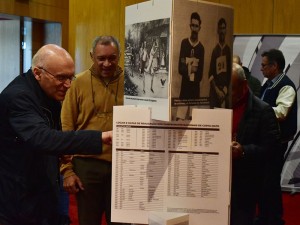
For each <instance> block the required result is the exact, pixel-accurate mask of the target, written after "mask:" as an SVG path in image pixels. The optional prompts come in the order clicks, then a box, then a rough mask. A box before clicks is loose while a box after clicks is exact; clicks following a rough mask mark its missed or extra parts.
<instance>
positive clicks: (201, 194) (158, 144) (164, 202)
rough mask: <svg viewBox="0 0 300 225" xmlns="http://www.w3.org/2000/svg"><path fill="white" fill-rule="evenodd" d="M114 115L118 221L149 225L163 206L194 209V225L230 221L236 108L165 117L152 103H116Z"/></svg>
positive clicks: (114, 214) (114, 189) (114, 195)
mask: <svg viewBox="0 0 300 225" xmlns="http://www.w3.org/2000/svg"><path fill="white" fill-rule="evenodd" d="M113 118H114V119H113V137H114V138H113V161H112V166H113V168H112V218H111V219H112V221H113V222H125V223H139V224H147V223H148V216H149V212H150V211H158V212H174V213H188V214H189V224H190V225H207V224H214V225H226V224H228V221H229V214H230V213H229V210H230V174H231V173H230V170H231V126H232V125H231V124H232V111H231V110H227V109H197V110H194V111H193V120H192V121H180V122H175V121H174V122H163V121H158V120H152V119H151V109H150V108H147V107H135V106H115V107H114V115H113Z"/></svg>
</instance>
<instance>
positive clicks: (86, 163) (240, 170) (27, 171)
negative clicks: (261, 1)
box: [0, 13, 297, 225]
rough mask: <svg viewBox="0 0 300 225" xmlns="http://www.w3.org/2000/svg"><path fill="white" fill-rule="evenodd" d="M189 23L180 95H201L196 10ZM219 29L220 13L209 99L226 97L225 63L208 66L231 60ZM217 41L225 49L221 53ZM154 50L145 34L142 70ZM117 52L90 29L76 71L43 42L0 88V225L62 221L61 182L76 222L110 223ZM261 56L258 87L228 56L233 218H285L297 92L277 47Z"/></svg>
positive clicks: (119, 88) (269, 221) (119, 76)
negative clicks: (82, 66) (85, 54)
mask: <svg viewBox="0 0 300 225" xmlns="http://www.w3.org/2000/svg"><path fill="white" fill-rule="evenodd" d="M190 27H191V36H190V38H187V39H184V40H183V41H182V44H181V50H180V59H179V72H180V74H181V75H182V89H181V91H180V96H181V98H198V97H199V93H200V92H199V82H200V81H201V77H202V73H203V55H204V48H203V46H202V44H201V43H200V42H199V40H198V32H199V30H200V27H201V19H200V16H199V15H198V14H197V13H193V14H192V15H191V24H190ZM225 33H226V21H225V20H224V19H220V20H219V22H218V34H219V43H218V44H217V45H216V47H215V49H214V51H213V53H212V57H211V58H212V59H211V66H210V73H209V74H210V85H211V87H210V90H211V95H214V96H216V97H214V98H213V100H214V102H211V106H213V107H222V105H223V104H224V105H226V106H228V102H229V99H228V97H229V95H228V94H227V93H228V90H227V87H228V86H229V83H230V78H229V77H230V76H228V74H227V73H226V72H227V71H226V70H225V69H224V68H220V71H216V68H217V67H216V65H215V64H216V62H218V63H223V64H226V65H229V64H230V63H231V59H229V60H228V56H229V55H231V53H230V49H229V48H228V46H226V44H225ZM220 46H221V47H220ZM221 48H222V52H225V54H224V56H226V57H222V59H223V60H225V61H222V62H220V61H219V60H220V59H219V57H220V54H221ZM157 49H158V44H157V43H156V41H154V42H153V44H152V47H151V51H150V55H149V54H148V53H147V50H146V42H143V44H142V47H141V50H140V62H141V64H140V65H141V68H140V70H141V74H143V73H144V72H145V71H146V72H149V73H150V74H153V73H154V67H155V66H157V64H158V62H156V60H157V59H156V58H157V56H156V54H157V51H158V50H157ZM120 52H121V50H120V45H119V42H118V40H117V39H116V38H115V37H113V36H98V37H96V38H95V40H94V41H93V42H92V48H91V51H90V57H91V61H92V63H93V64H92V66H91V67H90V68H89V69H87V70H85V71H83V72H81V73H79V74H76V76H75V75H74V74H75V66H74V61H73V59H72V57H71V56H70V54H69V53H68V52H67V51H66V50H65V49H63V48H62V47H59V46H57V45H54V44H48V45H45V46H43V47H41V48H40V49H39V50H38V51H37V52H36V54H35V55H34V56H33V58H32V65H31V68H30V69H29V70H28V71H27V72H25V73H23V74H21V75H19V76H17V77H16V78H15V79H14V80H13V81H12V82H11V83H10V84H9V85H8V86H7V87H6V88H5V89H4V90H3V91H2V93H1V94H0V103H1V108H0V134H1V135H0V142H1V145H0V160H1V164H0V206H1V207H0V224H1V225H16V224H18V225H58V224H62V222H61V221H62V218H63V217H62V213H61V210H59V209H60V207H59V206H60V204H61V199H60V198H61V197H60V196H61V195H60V187H61V185H62V184H63V187H64V189H65V191H67V192H68V193H69V194H75V195H76V199H77V205H78V217H79V223H80V225H96V224H99V223H100V221H101V218H102V214H103V213H105V215H106V223H107V224H108V225H110V224H117V223H112V222H111V220H110V215H111V177H112V146H111V144H112V121H113V120H112V117H113V113H112V112H113V106H116V105H122V104H123V95H124V91H123V90H124V76H123V70H122V68H121V67H120V66H119V60H120ZM222 54H223V53H222ZM261 56H262V62H261V71H262V74H263V76H264V77H265V78H266V82H265V83H264V84H263V85H262V86H259V89H260V90H257V85H256V86H255V87H256V88H255V87H254V86H252V85H251V84H252V83H251V82H250V78H251V74H250V71H249V70H248V69H247V68H245V67H243V66H242V63H241V60H240V58H239V57H238V56H234V57H233V62H234V63H233V64H232V71H231V86H232V109H233V124H232V159H233V165H232V193H231V219H230V224H231V225H252V224H255V225H283V224H284V220H283V206H282V196H281V187H280V174H281V170H282V167H283V157H284V154H285V152H286V150H287V147H288V142H289V141H291V140H292V139H293V137H294V135H295V133H296V130H297V93H296V88H295V85H294V83H293V82H292V81H291V80H290V79H289V78H288V76H287V75H286V74H285V73H284V72H283V71H284V68H285V58H284V56H283V53H282V52H281V51H280V50H277V49H270V50H268V51H265V52H263V53H262V55H261ZM148 57H149V59H148ZM189 57H190V58H191V59H190V58H189ZM192 58H200V59H201V60H202V61H199V60H198V61H197V63H196V64H197V67H195V62H194V61H193V62H192V61H191V62H192V64H193V67H190V68H189V62H187V60H188V61H189V60H193V59H192ZM147 60H148V62H147V67H146V61H147ZM226 60H227V61H226ZM226 67H227V66H226ZM191 74H194V75H193V79H192V78H191V76H192V75H191ZM75 77H76V79H75ZM252 80H253V79H252ZM194 81H195V82H196V85H195V82H194ZM256 83H257V82H256ZM143 91H144V92H145V84H144V89H143ZM151 91H152V92H153V87H152V85H151ZM193 91H195V92H193ZM218 92H222V93H223V95H221V96H220V94H218ZM217 100H218V101H217ZM256 210H257V211H256Z"/></svg>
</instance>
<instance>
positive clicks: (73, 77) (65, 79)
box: [38, 67, 76, 83]
mask: <svg viewBox="0 0 300 225" xmlns="http://www.w3.org/2000/svg"><path fill="white" fill-rule="evenodd" d="M38 68H39V69H41V70H44V71H45V72H46V73H48V74H49V75H51V76H52V77H53V78H54V79H56V80H58V81H59V82H61V83H65V82H66V81H67V80H68V81H70V83H71V82H72V81H73V80H75V78H76V77H75V76H71V77H70V76H66V75H54V74H53V73H50V72H49V71H48V70H46V69H45V68H43V67H38Z"/></svg>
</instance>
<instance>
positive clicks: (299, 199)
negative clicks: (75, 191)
mask: <svg viewBox="0 0 300 225" xmlns="http://www.w3.org/2000/svg"><path fill="white" fill-rule="evenodd" d="M283 206H284V219H285V222H286V223H285V225H300V216H299V213H300V193H296V194H293V195H291V194H290V193H287V192H283ZM70 217H71V221H72V225H78V216H77V207H76V200H75V197H74V195H70ZM102 225H106V223H105V221H104V219H103V222H102Z"/></svg>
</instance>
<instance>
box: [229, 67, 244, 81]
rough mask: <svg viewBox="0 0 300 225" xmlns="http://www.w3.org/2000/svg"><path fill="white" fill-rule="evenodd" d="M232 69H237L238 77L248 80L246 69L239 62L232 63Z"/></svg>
mask: <svg viewBox="0 0 300 225" xmlns="http://www.w3.org/2000/svg"><path fill="white" fill-rule="evenodd" d="M232 71H235V72H236V74H237V78H238V79H239V80H241V81H242V80H246V75H245V72H244V69H243V67H241V66H240V65H239V64H237V63H232Z"/></svg>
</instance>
